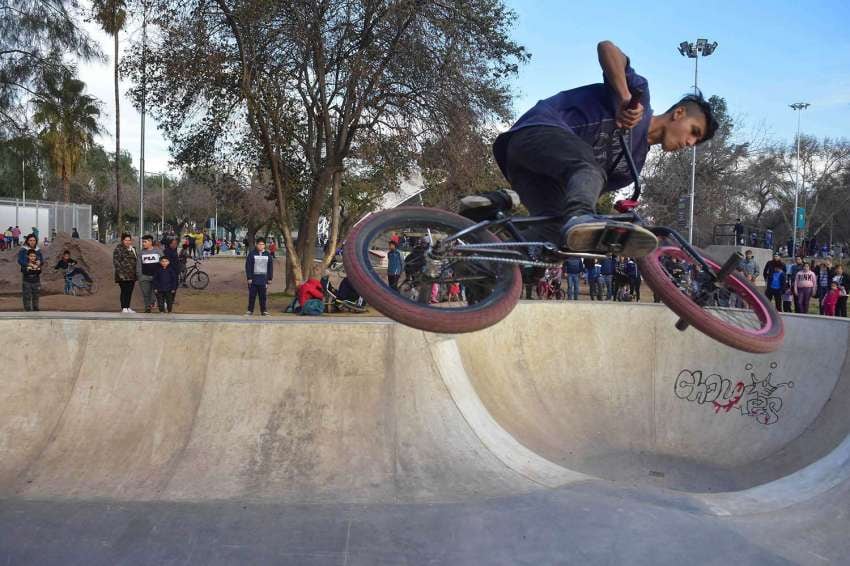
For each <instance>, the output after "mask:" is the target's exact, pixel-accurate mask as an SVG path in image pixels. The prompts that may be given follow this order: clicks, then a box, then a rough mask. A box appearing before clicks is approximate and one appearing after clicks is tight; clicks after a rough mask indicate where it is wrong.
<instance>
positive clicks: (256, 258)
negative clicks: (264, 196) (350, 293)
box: [245, 238, 321, 316]
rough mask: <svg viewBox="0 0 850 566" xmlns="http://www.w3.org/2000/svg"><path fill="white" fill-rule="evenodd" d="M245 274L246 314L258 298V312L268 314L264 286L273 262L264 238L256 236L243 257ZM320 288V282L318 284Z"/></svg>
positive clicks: (267, 282) (250, 310) (271, 274)
mask: <svg viewBox="0 0 850 566" xmlns="http://www.w3.org/2000/svg"><path fill="white" fill-rule="evenodd" d="M245 276H246V277H247V278H248V311H247V312H246V313H245V314H246V315H249V316H250V315H252V314H254V304H255V302H256V300H257V297H258V296H259V298H260V313H261V314H262V316H268V315H269V311H268V310H267V309H266V288H267V286H268V284H269V283H271V282H272V278H273V276H274V262H273V261H272V259H271V255H270V254H269V252H267V251H266V240H265V239H264V238H257V241H256V243H255V244H254V251H252V252H251V253H250V254H248V257H246V258H245ZM319 286H320V288H321V283H320V284H319Z"/></svg>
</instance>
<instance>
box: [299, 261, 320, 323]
mask: <svg viewBox="0 0 850 566" xmlns="http://www.w3.org/2000/svg"><path fill="white" fill-rule="evenodd" d="M320 275H321V268H320V267H319V266H318V265H314V266H313V269H311V270H310V278H309V279H307V280H306V281H305V282H304V283H302V284H301V285H300V286H299V287H298V290H297V291H296V292H295V298H296V300H297V303H296V307H295V312H296V313H299V314H300V313H301V312H302V311H303V310H304V307H306V306H307V302H308V301H311V300H318V301H322V300H323V299H324V298H325V292H324V290H323V289H322V282H321V280H320V279H319V276H320Z"/></svg>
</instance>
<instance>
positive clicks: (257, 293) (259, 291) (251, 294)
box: [248, 283, 304, 312]
mask: <svg viewBox="0 0 850 566" xmlns="http://www.w3.org/2000/svg"><path fill="white" fill-rule="evenodd" d="M257 297H259V298H260V312H266V286H265V285H254V284H253V283H252V284H251V285H249V286H248V310H249V311H250V312H254V304H255V303H256V301H257ZM301 306H302V307H303V306H304V305H301Z"/></svg>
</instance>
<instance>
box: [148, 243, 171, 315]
mask: <svg viewBox="0 0 850 566" xmlns="http://www.w3.org/2000/svg"><path fill="white" fill-rule="evenodd" d="M151 284H152V285H153V290H154V293H155V294H156V303H157V306H159V312H171V310H172V309H173V308H174V293H176V292H177V272H176V271H175V270H173V269H171V260H169V259H168V258H167V257H166V256H162V257H160V258H159V267H158V268H157V270H156V271H155V272H154V274H153V279H152V280H151Z"/></svg>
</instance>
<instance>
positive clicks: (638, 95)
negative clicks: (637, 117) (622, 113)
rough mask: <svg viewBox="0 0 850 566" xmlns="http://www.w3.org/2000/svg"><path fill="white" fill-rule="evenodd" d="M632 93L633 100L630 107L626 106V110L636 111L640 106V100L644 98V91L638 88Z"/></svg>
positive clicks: (630, 101)
mask: <svg viewBox="0 0 850 566" xmlns="http://www.w3.org/2000/svg"><path fill="white" fill-rule="evenodd" d="M631 92H632V98H631V100H629V104H628V106H626V108H628V109H629V110H634V109H635V108H637V107H638V104H640V99H641V98H642V97H643V90H642V89H639V88H636V89H634V90H633V91H631Z"/></svg>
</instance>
